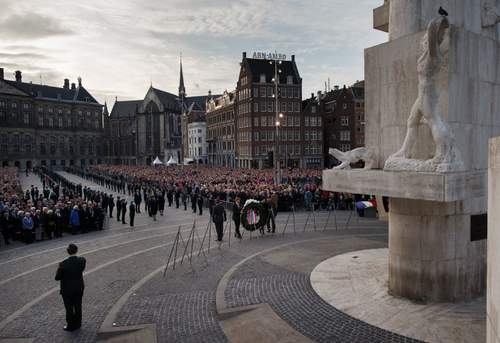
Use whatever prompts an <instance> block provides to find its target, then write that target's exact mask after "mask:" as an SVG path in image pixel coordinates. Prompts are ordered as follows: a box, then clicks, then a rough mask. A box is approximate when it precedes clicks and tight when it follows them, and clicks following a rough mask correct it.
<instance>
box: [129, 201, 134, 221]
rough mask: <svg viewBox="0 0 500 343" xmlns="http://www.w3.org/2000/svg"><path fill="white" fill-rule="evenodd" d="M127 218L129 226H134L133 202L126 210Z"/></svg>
mask: <svg viewBox="0 0 500 343" xmlns="http://www.w3.org/2000/svg"><path fill="white" fill-rule="evenodd" d="M128 210H129V211H128V216H129V220H130V226H134V218H135V204H134V202H133V201H131V202H130V206H129V208H128Z"/></svg>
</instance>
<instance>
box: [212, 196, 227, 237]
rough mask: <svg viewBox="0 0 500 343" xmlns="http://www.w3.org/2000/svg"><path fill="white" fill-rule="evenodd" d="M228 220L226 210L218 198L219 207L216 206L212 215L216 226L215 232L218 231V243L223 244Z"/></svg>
mask: <svg viewBox="0 0 500 343" xmlns="http://www.w3.org/2000/svg"><path fill="white" fill-rule="evenodd" d="M226 220H227V217H226V210H225V209H224V206H222V201H221V200H220V199H219V198H218V199H217V205H215V207H214V210H213V215H212V221H213V222H214V224H215V231H217V241H218V242H222V236H223V235H224V222H225V221H226Z"/></svg>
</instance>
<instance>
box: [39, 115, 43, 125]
mask: <svg viewBox="0 0 500 343" xmlns="http://www.w3.org/2000/svg"><path fill="white" fill-rule="evenodd" d="M38 126H43V116H38Z"/></svg>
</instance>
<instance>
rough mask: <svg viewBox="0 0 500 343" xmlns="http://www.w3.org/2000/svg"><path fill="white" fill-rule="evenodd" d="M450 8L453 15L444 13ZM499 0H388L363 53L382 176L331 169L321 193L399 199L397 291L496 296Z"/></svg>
mask: <svg viewBox="0 0 500 343" xmlns="http://www.w3.org/2000/svg"><path fill="white" fill-rule="evenodd" d="M440 6H442V7H443V8H444V9H446V11H447V12H448V13H449V15H448V16H447V17H445V16H442V15H440V14H438V9H439V7H440ZM497 6H498V4H497V3H496V1H493V0H411V1H410V0H390V1H389V0H387V1H385V2H384V5H383V6H381V7H379V8H377V9H375V10H374V27H375V28H377V29H381V30H384V31H386V32H388V33H389V41H388V42H386V43H383V44H380V45H378V46H375V47H372V48H368V49H366V50H365V113H366V115H365V116H366V133H365V137H366V146H367V147H368V148H369V149H370V150H371V151H373V152H374V154H375V156H376V162H375V163H374V164H373V169H372V170H357V169H353V170H325V171H324V172H323V188H324V189H325V190H330V191H338V192H350V193H359V194H381V195H385V196H388V197H390V206H389V207H390V211H389V282H388V285H389V293H390V294H392V295H394V296H400V297H405V298H409V299H412V300H417V301H422V302H460V301H464V300H468V299H472V298H475V297H478V296H481V295H483V294H484V292H485V286H486V259H485V257H486V237H485V234H484V230H483V229H484V225H483V224H484V222H485V220H486V211H487V176H486V175H487V156H488V139H489V138H490V137H494V136H498V135H500V68H499V63H498V61H499V60H498V59H499V51H500V49H499V48H500V45H499V37H500V31H499V29H498V27H497V26H498V25H497V23H498V22H499V16H498V13H499V12H498V10H497Z"/></svg>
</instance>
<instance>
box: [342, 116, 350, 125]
mask: <svg viewBox="0 0 500 343" xmlns="http://www.w3.org/2000/svg"><path fill="white" fill-rule="evenodd" d="M340 125H342V126H349V117H348V116H342V117H340Z"/></svg>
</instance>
